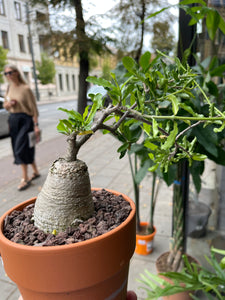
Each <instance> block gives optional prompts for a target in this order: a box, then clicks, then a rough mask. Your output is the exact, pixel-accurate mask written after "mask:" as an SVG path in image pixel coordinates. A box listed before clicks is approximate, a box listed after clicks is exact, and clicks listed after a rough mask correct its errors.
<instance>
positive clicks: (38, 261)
mask: <svg viewBox="0 0 225 300" xmlns="http://www.w3.org/2000/svg"><path fill="white" fill-rule="evenodd" d="M108 191H110V192H112V193H114V194H116V195H120V194H121V193H118V192H116V191H112V190H108ZM122 195H123V194H122ZM123 197H124V199H125V200H126V201H128V202H129V203H130V205H131V207H132V211H131V212H130V215H129V216H128V218H127V219H126V220H125V221H124V222H123V223H122V224H121V225H119V226H118V227H117V228H115V229H113V230H111V231H110V232H107V233H105V234H103V235H101V236H98V237H96V238H93V239H90V240H87V241H83V242H80V243H75V244H70V245H62V246H49V247H34V246H26V245H20V244H17V243H14V242H11V241H10V240H8V239H7V238H6V237H5V236H4V235H3V226H4V219H5V217H6V216H7V215H9V214H10V213H11V212H12V211H13V210H22V209H23V208H24V207H26V206H27V205H29V204H31V203H33V202H35V200H36V198H32V199H30V200H27V201H25V202H23V203H21V204H19V205H17V206H15V207H13V208H12V209H10V210H9V211H7V212H6V213H5V214H4V215H3V216H2V217H1V218H0V253H1V256H2V259H3V263H4V268H5V271H6V273H7V274H8V276H9V277H10V278H11V279H12V280H13V281H14V282H15V283H16V284H17V287H18V289H19V290H20V293H21V295H22V297H23V300H31V299H32V300H65V299H66V300H72V299H73V300H74V299H76V300H90V299H92V300H101V299H108V300H113V299H115V300H116V299H118V300H119V299H120V300H122V299H126V292H127V278H128V271H129V261H130V259H131V257H132V255H133V253H134V249H135V233H136V218H135V204H134V203H133V201H132V200H131V199H130V198H128V197H127V196H126V195H123Z"/></svg>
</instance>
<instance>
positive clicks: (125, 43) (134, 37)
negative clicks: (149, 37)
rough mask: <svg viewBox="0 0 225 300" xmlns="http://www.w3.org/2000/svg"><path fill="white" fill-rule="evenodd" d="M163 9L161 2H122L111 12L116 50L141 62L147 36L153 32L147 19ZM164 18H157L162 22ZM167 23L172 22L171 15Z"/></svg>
mask: <svg viewBox="0 0 225 300" xmlns="http://www.w3.org/2000/svg"><path fill="white" fill-rule="evenodd" d="M160 7H162V2H161V1H159V0H121V1H119V3H118V4H117V5H115V7H113V8H112V9H111V10H110V11H109V14H108V15H109V16H110V19H111V20H112V21H114V23H113V28H114V30H113V32H114V33H115V32H116V34H117V36H118V38H117V41H116V48H117V49H119V50H120V51H122V52H123V53H125V54H126V55H129V56H132V57H133V58H134V59H135V60H136V61H139V59H140V56H141V54H142V52H143V48H144V38H145V36H146V34H149V33H150V32H152V31H153V23H150V22H145V19H146V18H147V17H148V16H149V15H150V14H151V13H153V11H155V10H156V9H157V8H160ZM162 18H163V16H160V17H158V18H156V20H157V21H158V20H162ZM166 20H167V22H172V17H171V14H170V13H167V15H166Z"/></svg>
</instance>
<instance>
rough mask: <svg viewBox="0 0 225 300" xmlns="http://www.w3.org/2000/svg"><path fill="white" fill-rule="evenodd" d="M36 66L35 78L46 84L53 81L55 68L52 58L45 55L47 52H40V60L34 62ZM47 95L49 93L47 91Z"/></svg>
mask: <svg viewBox="0 0 225 300" xmlns="http://www.w3.org/2000/svg"><path fill="white" fill-rule="evenodd" d="M36 68H37V71H38V75H37V78H38V79H39V80H40V81H41V84H43V85H48V84H49V83H53V82H54V78H55V74H56V70H55V64H54V62H53V60H52V59H51V58H50V57H49V56H48V55H47V53H44V52H43V53H42V54H41V62H39V61H37V62H36ZM48 95H49V96H50V93H49V91H48Z"/></svg>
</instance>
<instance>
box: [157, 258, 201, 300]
mask: <svg viewBox="0 0 225 300" xmlns="http://www.w3.org/2000/svg"><path fill="white" fill-rule="evenodd" d="M168 255H169V252H164V253H162V254H161V255H160V256H159V257H158V258H157V260H156V270H157V273H163V272H167V270H166V269H165V267H164V266H165V264H166V261H167V257H168ZM187 258H188V260H189V262H194V263H197V264H199V262H198V261H197V260H196V259H195V258H193V257H192V256H190V255H187ZM160 277H161V278H163V279H164V280H166V281H167V282H169V283H171V284H172V283H173V281H172V280H171V279H170V278H167V277H165V276H161V275H160ZM181 286H185V283H182V284H181ZM190 293H192V294H193V293H194V291H192V292H190V291H185V292H181V293H177V294H174V295H170V296H163V297H162V299H163V300H192V299H193V298H192V297H191V296H190Z"/></svg>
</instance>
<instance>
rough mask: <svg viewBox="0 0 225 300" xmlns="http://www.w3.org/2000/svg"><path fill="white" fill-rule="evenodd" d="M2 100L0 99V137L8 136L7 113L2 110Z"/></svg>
mask: <svg viewBox="0 0 225 300" xmlns="http://www.w3.org/2000/svg"><path fill="white" fill-rule="evenodd" d="M3 102H4V98H3V97H0V137H3V136H7V135H9V124H8V118H9V112H8V111H7V110H6V109H5V108H3Z"/></svg>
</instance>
